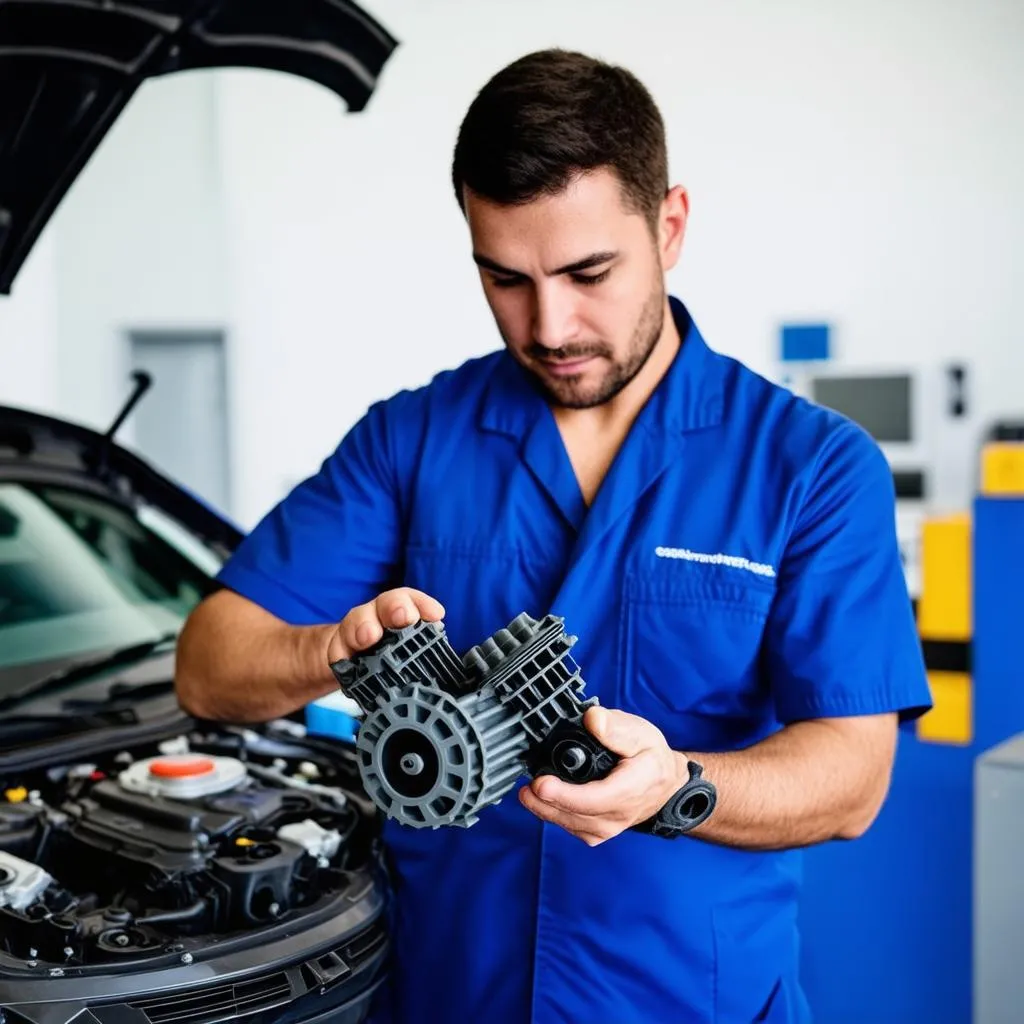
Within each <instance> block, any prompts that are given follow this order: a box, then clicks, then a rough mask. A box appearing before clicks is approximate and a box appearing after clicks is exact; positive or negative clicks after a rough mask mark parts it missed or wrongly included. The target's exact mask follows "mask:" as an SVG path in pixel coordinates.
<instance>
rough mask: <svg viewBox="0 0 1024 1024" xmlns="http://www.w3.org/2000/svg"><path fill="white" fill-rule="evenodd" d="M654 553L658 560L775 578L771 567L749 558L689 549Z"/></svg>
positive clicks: (660, 549)
mask: <svg viewBox="0 0 1024 1024" xmlns="http://www.w3.org/2000/svg"><path fill="white" fill-rule="evenodd" d="M654 553H655V554H656V555H657V556H658V557H659V558H679V559H682V560H683V561H684V562H703V563H705V564H706V565H728V566H729V567H730V568H732V569H743V570H744V571H745V572H752V573H754V575H756V576H770V577H774V576H775V569H774V567H773V566H770V565H766V564H765V563H764V562H751V561H750V559H749V558H743V557H741V556H740V555H723V554H722V553H721V552H719V553H717V554H713V555H712V554H707V553H705V552H702V551H691V550H690V549H689V548H662V547H657V548H655V549H654Z"/></svg>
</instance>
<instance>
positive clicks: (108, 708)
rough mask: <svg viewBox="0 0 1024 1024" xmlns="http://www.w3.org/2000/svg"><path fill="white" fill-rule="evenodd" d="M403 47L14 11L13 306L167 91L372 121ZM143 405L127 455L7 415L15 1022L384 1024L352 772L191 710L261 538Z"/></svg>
mask: <svg viewBox="0 0 1024 1024" xmlns="http://www.w3.org/2000/svg"><path fill="white" fill-rule="evenodd" d="M395 46H396V42H395V40H394V39H393V38H392V37H391V36H390V35H389V34H388V33H387V32H386V31H385V30H384V29H383V28H381V26H379V25H378V24H377V23H376V22H374V21H373V20H372V19H371V18H370V17H369V16H368V15H366V14H365V12H363V11H361V10H360V9H359V8H357V7H356V6H355V5H354V4H352V3H348V2H346V0H323V2H317V0H305V2H299V0H289V2H287V3H284V2H266V0H237V2H230V0H229V2H223V3H221V2H210V0H199V2H197V0H134V2H133V3H132V4H130V5H129V4H121V3H118V2H106V0H102V2H99V0H97V2H91V0H75V2H67V3H64V2H61V0H46V2H40V0H0V293H2V294H6V293H8V292H9V291H10V288H11V285H12V282H13V281H14V278H15V275H16V273H17V271H18V269H19V267H20V265H21V264H22V262H23V261H24V259H25V257H26V255H27V253H28V251H29V249H30V248H31V245H32V243H33V241H34V240H35V239H36V237H37V236H38V235H39V232H40V231H41V229H42V227H43V225H44V224H45V222H46V221H47V219H48V218H49V216H50V214H51V213H52V212H53V210H54V208H55V207H56V206H57V204H58V203H59V201H60V199H61V198H62V196H63V195H64V193H65V191H66V190H67V188H68V187H69V186H70V184H71V182H72V181H73V180H74V177H75V176H76V174H77V173H78V171H79V170H80V169H81V167H82V166H83V165H84V164H85V162H86V160H87V159H88V157H89V155H90V154H91V153H92V151H93V150H94V149H95V147H96V145H97V144H98V143H99V141H100V139H101V138H102V137H103V135H104V133H105V132H106V130H107V129H108V128H109V127H110V125H111V124H112V123H113V121H114V120H115V118H116V116H117V114H118V113H119V112H120V110H121V109H122V108H123V107H124V105H125V103H126V102H127V101H128V99H129V98H130V97H131V95H132V93H133V92H134V90H135V89H136V88H137V87H138V85H139V84H140V83H141V82H142V81H143V80H144V79H145V78H147V77H151V76H153V75H158V74H164V73H168V72H172V71H175V70H178V69H185V68H196V67H214V66H227V65H245V66H250V67H265V68H272V69H276V70H283V71H290V72H293V73H296V74H299V75H302V76H303V77H306V78H309V79H312V80H314V81H317V82H320V83H321V84H323V85H325V86H326V87H328V88H330V89H332V90H333V91H335V92H336V93H338V95H339V96H341V97H342V98H343V99H344V100H345V101H346V103H347V105H348V107H349V109H361V108H362V106H363V105H365V103H366V101H367V99H368V97H369V96H370V94H371V92H372V90H373V88H374V86H375V83H376V80H377V76H378V74H379V72H380V70H381V69H382V67H383V65H384V63H385V62H386V60H387V59H388V57H389V55H390V54H391V52H392V50H393V49H394V47H395ZM145 385H146V381H145V380H144V379H142V378H141V375H140V380H139V386H138V388H137V389H136V393H135V394H134V395H133V396H132V401H134V400H135V399H137V398H138V397H139V396H140V394H141V392H142V391H144V389H145ZM130 405H131V401H130V402H129V405H128V407H126V409H125V410H123V411H122V415H120V416H117V417H112V419H113V420H114V422H113V424H112V427H111V430H110V431H108V432H107V433H106V434H101V433H99V432H96V431H92V430H87V429H85V428H82V427H79V426H76V425H73V424H70V423H67V422H63V421H60V420H57V419H54V418H51V417H46V416H41V415H37V414H34V413H31V412H28V411H24V410H18V409H12V408H4V407H0V1021H3V1022H4V1024H23V1022H39V1024H64V1022H70V1021H72V1020H74V1021H76V1022H82V1024H84V1022H89V1021H92V1022H103V1024H149V1022H153V1024H157V1022H171V1021H173V1022H175V1024H212V1022H216V1021H236V1020H238V1021H240V1020H244V1021H250V1022H253V1024H257V1022H258V1024H270V1022H275V1024H278V1022H279V1024H285V1022H292V1021H295V1022H298V1021H302V1022H312V1021H331V1022H356V1021H361V1020H364V1019H365V1017H366V1015H367V1013H368V1012H369V1004H370V1001H371V999H372V996H373V993H374V991H375V990H376V989H377V988H378V987H379V985H380V984H381V982H382V980H383V979H384V977H385V975H386V964H387V957H388V952H389V949H388V938H387V930H386V928H385V925H384V921H385V917H386V913H387V899H388V897H387V892H388V890H387V885H386V878H385V874H384V871H383V869H382V866H381V859H380V851H379V821H378V816H377V813H376V811H375V809H374V807H373V805H372V804H371V803H370V802H369V801H368V800H367V799H366V797H365V795H364V794H363V791H362V789H361V787H360V782H359V772H358V768H357V765H356V761H355V757H354V751H353V747H352V746H351V744H350V743H346V742H345V741H343V740H335V739H331V738H328V737H322V736H316V735H312V734H310V732H309V731H307V729H306V728H305V727H304V724H303V722H302V721H301V720H293V719H287V720H281V721H276V722H270V723H266V724H262V725H259V726H253V725H237V726H236V725H229V724H218V723H208V722H201V721H197V720H195V719H193V718H191V717H189V716H188V715H186V714H185V713H184V712H183V711H182V710H181V708H180V707H179V706H178V704H177V701H176V699H175V695H174V689H173V667H174V651H175V640H176V637H177V634H178V631H179V630H180V628H181V626H182V624H183V622H184V620H185V617H186V616H187V615H188V613H189V611H190V610H191V609H192V608H193V607H194V606H195V605H196V604H197V603H198V602H199V601H200V600H201V599H202V598H203V597H204V596H205V595H206V594H208V593H210V592H211V591H212V590H213V588H214V587H215V583H214V580H213V578H214V575H215V574H216V571H217V568H218V567H219V565H221V564H222V562H223V560H224V559H225V558H226V557H227V556H228V555H229V554H230V552H231V551H232V549H233V548H234V547H235V545H236V544H237V543H238V542H239V540H240V539H241V535H240V533H239V531H238V530H237V529H236V528H235V527H234V526H233V525H231V524H230V523H229V522H227V521H226V520H225V519H224V518H223V517H222V516H220V515H219V514H218V513H216V512H214V511H213V510H211V509H210V508H208V507H207V506H206V505H204V504H203V503H202V502H201V501H200V500H199V499H198V498H196V497H195V496H193V495H190V494H188V493H187V492H186V491H185V490H184V489H182V488H181V487H179V486H177V485H176V484H175V483H174V482H172V481H170V480H168V479H166V478H165V477H163V476H162V475H160V474H159V473H157V472H156V471H155V470H154V469H153V468H151V467H150V466H149V465H147V464H146V463H145V462H144V461H142V460H140V459H139V458H138V457H136V456H135V455H133V454H131V453H130V452H128V451H126V450H124V449H122V448H120V447H119V446H118V445H117V444H116V442H115V440H114V431H115V429H116V427H117V425H118V424H119V422H120V421H121V420H123V418H124V415H125V414H127V412H128V410H129V408H130Z"/></svg>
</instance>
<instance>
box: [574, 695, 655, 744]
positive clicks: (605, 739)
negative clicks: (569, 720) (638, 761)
mask: <svg viewBox="0 0 1024 1024" xmlns="http://www.w3.org/2000/svg"><path fill="white" fill-rule="evenodd" d="M583 724H584V726H586V728H587V730H588V731H589V732H590V733H591V735H592V736H594V738H595V739H597V740H599V741H600V742H601V743H602V744H603V745H604V746H606V747H607V748H608V749H609V750H611V751H614V752H615V753H616V754H620V755H621V756H622V757H635V756H636V755H637V754H639V753H640V752H641V751H642V750H647V749H649V748H651V747H655V746H657V745H658V744H660V743H664V742H665V736H664V734H663V733H662V731H661V730H660V729H659V728H658V727H657V726H656V725H654V724H653V723H652V722H648V721H647V719H646V718H641V717H640V716H639V715H631V714H629V713H628V712H626V711H617V710H615V709H613V708H602V707H599V706H596V705H595V706H594V707H591V708H588V709H587V712H586V714H585V715H584V716H583Z"/></svg>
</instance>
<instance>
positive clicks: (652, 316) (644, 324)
mask: <svg viewBox="0 0 1024 1024" xmlns="http://www.w3.org/2000/svg"><path fill="white" fill-rule="evenodd" d="M664 324H665V287H664V284H663V283H662V282H661V281H660V280H659V281H658V283H657V284H656V285H655V287H654V288H653V289H652V291H651V294H650V296H649V297H648V299H647V302H646V303H644V307H643V309H642V310H641V311H640V318H639V319H638V320H637V324H636V327H635V328H634V330H633V338H632V341H631V342H630V345H629V351H628V352H627V353H626V358H625V359H624V360H623V361H622V362H620V363H612V364H611V366H610V367H609V369H608V372H607V373H606V374H605V375H604V378H603V379H602V380H601V381H600V382H599V383H598V384H597V386H596V388H592V389H591V390H589V391H584V390H583V389H582V388H581V386H580V382H579V379H578V378H573V377H566V378H565V379H563V380H559V381H555V382H552V381H550V380H547V379H545V378H543V377H541V376H540V375H539V374H537V373H536V372H535V371H534V370H532V369H530V367H529V366H525V367H524V369H526V370H527V371H528V372H529V373H530V376H531V377H532V378H533V379H534V382H535V383H536V385H537V387H538V388H539V389H540V390H541V392H542V393H543V394H544V396H545V397H546V398H547V400H548V401H549V402H550V403H551V404H552V405H555V406H559V407H561V408H563V409H593V408H594V407H596V406H598V405H604V403H605V402H610V401H611V400H612V399H613V398H614V397H615V396H616V395H617V394H618V393H619V392H620V391H621V390H622V389H623V388H624V387H625V386H626V385H627V384H629V382H630V381H631V380H632V379H633V378H634V377H635V376H636V375H637V374H638V373H639V372H640V371H641V370H642V369H643V368H644V366H645V365H646V363H647V360H648V359H650V357H651V353H652V352H653V351H654V349H655V346H656V345H657V344H658V339H659V338H660V337H661V331H662V328H663V327H664ZM527 351H528V354H529V355H530V356H533V357H534V358H545V359H563V360H565V361H569V360H572V359H582V358H585V357H587V356H593V355H596V356H607V355H608V354H609V353H608V351H607V349H604V348H600V349H598V348H594V347H593V346H591V347H590V348H587V347H586V346H579V347H572V346H566V347H565V348H562V349H550V348H544V347H542V346H540V345H536V344H535V345H532V346H530V348H529V349H528V350H527Z"/></svg>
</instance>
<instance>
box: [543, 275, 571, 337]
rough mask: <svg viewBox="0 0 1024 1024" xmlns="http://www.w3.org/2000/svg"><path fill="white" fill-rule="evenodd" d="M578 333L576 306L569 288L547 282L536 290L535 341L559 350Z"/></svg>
mask: <svg viewBox="0 0 1024 1024" xmlns="http://www.w3.org/2000/svg"><path fill="white" fill-rule="evenodd" d="M575 333H576V304H575V300H574V296H573V295H572V294H571V293H570V290H569V289H567V288H563V287H560V286H559V285H558V284H557V283H556V282H545V284H544V285H542V286H540V287H538V288H537V289H536V293H535V297H534V310H533V339H534V341H535V342H536V343H537V344H538V345H543V346H544V348H550V349H558V348H562V346H564V345H565V344H566V343H568V342H570V341H572V339H573V337H574V336H575Z"/></svg>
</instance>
